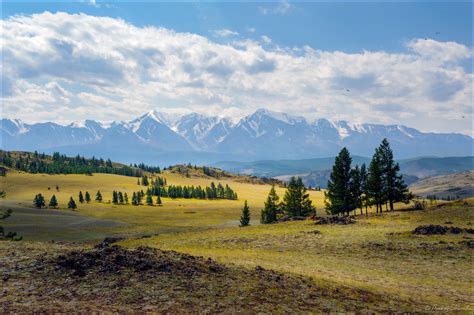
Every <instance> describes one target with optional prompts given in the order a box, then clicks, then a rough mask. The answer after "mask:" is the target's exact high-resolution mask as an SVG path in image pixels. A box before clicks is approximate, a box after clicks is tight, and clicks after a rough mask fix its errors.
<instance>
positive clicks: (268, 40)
mask: <svg viewBox="0 0 474 315" xmlns="http://www.w3.org/2000/svg"><path fill="white" fill-rule="evenodd" d="M261 38H262V41H263V42H264V43H265V44H271V42H272V39H271V38H270V37H268V36H266V35H263V36H262V37H261Z"/></svg>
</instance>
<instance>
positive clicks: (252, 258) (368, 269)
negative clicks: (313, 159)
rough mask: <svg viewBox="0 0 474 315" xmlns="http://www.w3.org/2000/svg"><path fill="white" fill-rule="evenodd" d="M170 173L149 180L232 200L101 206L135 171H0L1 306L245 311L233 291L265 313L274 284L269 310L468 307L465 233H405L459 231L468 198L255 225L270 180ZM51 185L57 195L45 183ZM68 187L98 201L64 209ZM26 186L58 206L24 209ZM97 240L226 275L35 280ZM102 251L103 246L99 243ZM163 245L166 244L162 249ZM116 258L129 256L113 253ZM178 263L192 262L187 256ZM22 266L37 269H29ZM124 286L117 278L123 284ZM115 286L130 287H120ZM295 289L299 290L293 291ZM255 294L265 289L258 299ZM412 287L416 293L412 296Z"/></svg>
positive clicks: (467, 219) (468, 240) (92, 272)
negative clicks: (215, 190)
mask: <svg viewBox="0 0 474 315" xmlns="http://www.w3.org/2000/svg"><path fill="white" fill-rule="evenodd" d="M179 169H180V168H170V169H169V170H163V171H162V172H161V173H160V174H159V176H161V177H163V178H165V179H166V181H167V182H168V183H169V184H173V185H180V184H182V185H202V186H205V185H210V183H211V182H213V181H214V182H222V183H224V184H229V185H230V186H231V187H233V188H234V189H235V190H236V192H237V193H238V195H239V199H238V200H194V199H180V198H178V199H171V198H162V200H163V205H162V206H156V205H153V206H147V205H140V206H132V205H115V204H113V203H111V198H112V192H113V191H114V190H119V191H123V192H128V194H129V195H130V194H132V192H133V191H136V190H138V189H141V188H143V186H141V185H140V186H139V185H137V180H136V177H128V176H120V175H115V174H98V173H95V174H93V175H92V176H88V175H84V174H68V175H48V174H29V173H24V172H17V171H10V172H8V174H7V176H6V177H4V178H3V179H2V181H1V187H0V190H5V191H6V192H7V197H6V198H4V199H2V200H1V201H0V209H2V210H6V209H12V210H13V213H12V215H11V217H9V218H7V219H6V220H3V222H2V225H3V226H4V227H5V229H6V230H7V231H16V232H17V233H18V234H19V235H21V236H23V240H22V241H20V242H4V241H3V242H0V250H1V251H2V252H3V253H4V254H5V255H4V256H3V257H4V258H3V259H7V260H4V261H3V262H4V265H3V266H9V265H11V264H14V263H17V264H20V265H21V266H23V265H24V267H21V269H20V270H22V274H19V273H17V272H13V271H11V270H9V269H3V270H2V272H3V273H4V274H5V273H7V274H8V275H9V276H8V280H7V282H6V288H7V292H9V293H7V295H3V296H2V297H0V302H1V304H2V305H4V307H7V309H9V310H23V311H24V310H32V309H38V307H39V308H41V309H48V308H50V307H52V306H53V305H59V304H60V305H61V307H62V309H65V310H67V309H73V308H75V307H80V308H84V309H89V310H109V311H111V310H117V311H118V310H128V311H132V310H134V311H138V310H161V311H171V312H174V311H177V312H179V311H180V310H182V309H183V308H185V307H186V305H188V304H186V303H191V302H190V301H195V302H193V303H194V304H193V305H194V307H196V310H201V311H204V310H210V311H212V312H218V311H219V310H224V309H225V310H226V311H228V310H230V309H232V307H237V308H238V309H240V310H241V309H245V307H247V306H244V304H240V303H241V302H236V301H235V300H232V299H231V298H230V297H231V296H236V294H237V293H236V292H240V293H238V294H237V295H242V296H244V297H245V300H246V303H245V305H248V307H249V310H253V311H255V310H261V311H265V310H269V307H274V306H272V305H273V302H272V296H275V297H276V296H278V295H279V294H282V293H278V292H280V291H279V290H282V289H283V288H284V290H285V292H286V293H288V292H295V293H294V294H293V296H294V297H293V298H291V299H288V300H283V301H280V303H279V304H278V308H277V309H275V310H276V312H277V313H284V312H285V310H288V309H292V310H298V312H303V311H305V310H311V311H317V310H320V311H324V310H332V311H334V310H340V311H369V310H370V311H387V310H398V311H400V310H404V311H420V310H421V311H431V310H437V309H452V308H453V307H454V308H456V309H469V308H470V307H471V305H472V303H473V302H474V301H473V300H472V288H471V285H470V284H471V281H472V279H471V277H470V276H469V275H468V274H466V270H469V268H470V267H469V266H470V264H471V262H472V260H471V258H472V241H473V239H472V234H469V233H460V234H447V235H431V236H430V235H428V236H419V235H414V234H413V233H412V231H413V230H414V229H415V228H416V227H418V226H421V225H426V224H439V225H446V224H448V225H450V226H456V227H462V228H468V227H470V226H471V224H472V222H474V216H473V215H474V211H473V210H474V201H473V200H472V199H466V200H465V201H455V202H444V201H438V202H436V203H433V202H431V203H430V204H429V205H428V207H427V208H426V209H425V210H423V211H413V210H410V209H411V208H412V205H411V204H409V205H405V204H397V205H396V211H394V212H386V213H384V215H383V216H378V215H375V210H374V209H372V208H371V209H369V210H370V211H369V216H368V217H366V216H365V215H357V216H356V217H355V224H349V225H316V224H315V223H314V221H312V220H304V221H293V222H291V221H290V222H281V223H276V224H270V225H262V224H260V223H259V217H260V209H262V207H263V203H264V201H265V198H266V196H267V193H268V191H269V190H270V188H271V186H270V185H268V184H265V183H255V182H254V183H250V182H248V178H246V177H239V176H235V175H228V177H222V178H221V179H216V178H212V177H208V176H207V175H205V174H203V173H201V172H195V171H193V172H190V173H186V172H183V171H182V169H181V173H180V172H179V171H178V170H179ZM191 170H193V168H191ZM155 176H157V175H155ZM150 177H151V178H153V176H150ZM56 186H58V187H59V191H56V190H55V189H53V190H54V191H53V190H51V188H53V187H56ZM48 187H49V188H50V189H48ZM79 190H81V191H83V192H84V191H90V192H91V193H92V195H94V192H95V191H97V190H100V191H101V193H102V195H103V197H104V199H103V201H102V202H100V203H99V202H96V201H91V202H90V203H78V208H77V209H76V210H70V209H67V205H66V204H67V200H68V199H69V197H70V196H73V197H76V196H77V194H78V191H79ZM276 191H277V193H278V195H280V196H282V195H283V194H284V191H285V188H284V187H278V186H277V187H276ZM37 193H41V194H43V195H44V196H45V198H46V200H49V198H50V196H51V195H52V194H55V195H56V197H57V198H58V201H59V208H58V209H47V208H46V209H36V208H34V207H33V204H32V197H33V196H34V195H35V194H37ZM309 195H310V199H311V200H312V202H313V204H314V205H315V206H316V211H317V213H318V215H319V216H323V217H324V216H326V213H325V211H324V191H313V190H310V191H309ZM243 200H248V203H249V206H250V209H251V225H250V226H249V227H246V228H240V227H238V224H239V223H238V219H239V216H240V211H241V208H242V203H243ZM357 213H358V211H357V212H356V214H357ZM105 237H108V238H110V237H116V238H117V241H118V243H116V244H117V245H120V246H121V247H122V248H124V250H130V251H132V252H130V259H134V258H133V257H135V255H137V254H134V252H133V251H134V250H138V251H140V250H142V249H140V248H148V247H151V248H157V249H159V251H165V253H161V252H158V254H157V255H158V256H156V257H157V258H153V257H155V256H153V255H155V254H154V253H153V252H149V251H148V250H147V252H146V253H151V254H145V253H144V254H143V255H152V256H150V258H149V259H151V261H150V263H152V264H155V262H154V261H155V259H157V260H156V263H158V264H162V263H163V262H162V261H163V259H171V261H174V259H176V258H173V257H174V256H173V255H175V254H171V253H174V252H178V253H185V254H188V255H193V256H198V257H204V259H206V262H205V263H206V264H208V262H207V258H211V259H212V260H213V261H215V263H216V264H218V265H219V266H222V267H215V268H225V269H222V270H226V271H225V272H224V271H219V272H216V271H205V272H204V271H202V272H204V273H201V271H199V274H200V275H198V274H196V275H195V276H194V278H193V279H195V281H198V283H200V286H210V287H212V288H214V289H212V291H211V292H209V291H205V292H204V291H195V292H194V291H189V290H190V289H188V288H191V287H192V286H191V285H190V284H189V283H188V281H187V280H185V279H186V278H181V276H174V277H170V276H169V274H168V273H167V272H164V271H162V270H161V269H159V270H158V271H157V273H155V272H154V271H153V273H151V272H152V271H137V270H136V269H133V268H136V267H133V265H130V266H129V267H127V266H128V265H127V266H125V265H123V266H122V265H118V266H117V267H116V268H120V270H122V272H121V273H123V274H124V276H125V275H128V276H126V277H127V278H122V276H116V275H115V276H113V275H112V274H110V275H109V274H105V275H104V274H103V273H101V271H100V269H97V270H96V269H95V268H99V265H97V266H98V267H95V265H91V267H90V268H91V269H86V270H85V272H86V276H85V277H77V276H71V273H70V272H69V271H67V269H64V270H63V271H61V272H60V273H57V274H56V275H55V276H54V279H53V280H51V281H52V282H50V281H48V282H42V281H43V280H41V279H43V278H42V277H46V276H47V274H48V272H49V271H48V270H50V268H57V267H55V265H54V264H56V263H55V262H54V261H57V259H59V258H58V257H62V256H61V255H64V254H65V253H70V252H71V253H72V252H74V251H79V252H80V253H81V252H84V255H86V254H85V253H88V252H90V253H94V251H98V252H97V255H104V253H105V252H104V253H102V252H100V251H102V249H94V248H93V246H94V245H95V244H98V243H100V242H101V241H102V240H103V239H104V238H105ZM115 242H116V241H115ZM107 246H109V245H107ZM144 246H145V247H144ZM104 250H105V251H107V247H106V248H105V249H104ZM114 250H115V249H114ZM117 250H118V249H117ZM166 251H172V252H170V254H168V253H167V252H166ZM18 255H20V256H21V257H23V259H22V261H21V262H20V261H17V258H15V257H20V256H18ZM87 255H90V254H87ZM94 255H95V254H94ZM107 255H109V254H107ZM114 255H115V254H114ZM117 255H122V256H123V255H126V256H127V255H129V254H127V252H120V253H118V254H117ZM140 255H142V254H140ZM169 255H171V256H169ZM180 255H181V254H180ZM40 257H43V258H40ZM71 257H72V256H71ZM74 257H76V256H74ZM84 257H89V256H84ZM147 257H148V256H147ZM166 257H169V258H166ZM190 257H192V256H190ZM104 259H105V258H104ZM180 259H184V258H180ZM186 259H188V258H186ZM189 259H192V261H195V258H189ZM197 259H200V258H197ZM166 261H168V260H166ZM97 263H99V261H97ZM196 263H197V262H193V263H192V264H190V265H186V268H195V267H193V266H196V265H195V264H196ZM212 264H213V263H212ZM28 266H41V267H28ZM209 266H211V265H209ZM216 266H217V265H216ZM112 267H113V266H112V265H110V268H112ZM3 268H5V267H3ZM6 268H8V267H6ZM31 268H33V269H31ZM34 268H41V269H40V270H44V271H40V272H39V273H38V272H35V271H34V270H35V269H34ZM88 268H89V267H88ZM114 268H115V267H114ZM130 268H132V269H130ZM153 268H154V267H153ZM160 268H161V267H160ZM205 268H209V267H205ZM212 268H214V267H212ZM0 269H1V268H0ZM61 270H62V269H61ZM134 270H135V271H134ZM190 270H194V269H190ZM203 270H208V269H203ZM216 270H220V269H216ZM71 272H72V271H71ZM193 272H194V271H193ZM228 272H229V273H230V274H227V273H228ZM97 274H100V277H101V278H102V279H103V281H102V282H101V283H100V284H99V283H96V284H94V283H95V281H94V280H93V277H95V276H96V275H97ZM277 274H278V275H279V276H277V277H280V278H281V277H282V278H281V279H285V280H284V282H282V283H280V284H279V286H278V287H277V288H280V289H271V288H270V287H267V286H272V284H271V283H273V282H272V281H274V280H271V279H273V278H272V277H276V275H277ZM25 275H29V276H28V277H30V279H37V280H34V281H37V282H35V289H34V290H33V291H32V292H31V293H29V294H33V295H32V296H31V295H30V298H29V301H31V302H30V303H33V304H26V305H23V304H22V303H21V301H22V298H23V297H24V295H23V293H22V291H17V289H15V288H16V287H18V288H21V287H22V286H24V285H26V283H24V282H23V280H21V279H23V277H24V276H25ZM141 277H151V278H152V279H156V281H158V282H160V283H166V285H165V286H160V287H159V288H158V287H156V284H153V283H156V282H147V281H143V280H139V279H141ZM224 278H225V279H227V280H223V279H224ZM231 279H232V280H231ZM70 281H73V282H74V283H75V289H74V290H73V291H71V292H70V293H68V294H65V293H61V292H66V291H65V290H67V289H66V286H67V283H70ZM117 281H118V282H117ZM41 283H43V284H41ZM50 283H51V284H50ZM53 283H54V286H55V292H56V293H54V294H52V295H45V293H44V292H46V291H49V290H51V289H52V288H51V287H50V285H52V284H53ZM117 283H121V284H122V285H121V288H122V289H120V288H119V287H117ZM125 283H127V285H126V286H123V285H124V284H125ZM237 283H239V285H238V286H237ZM12 285H13V286H15V288H14V287H13V286H12ZM90 285H95V286H97V287H99V288H100V290H99V291H96V293H94V295H91V292H89V291H88V290H87V288H88V287H89V286H90ZM148 285H149V286H153V290H150V289H149V288H147V286H148ZM223 285H224V286H225V288H226V289H225V290H228V291H226V292H228V293H227V295H226V296H227V297H226V298H224V299H218V300H207V299H208V298H207V297H208V296H209V294H211V295H212V294H217V293H213V292H217V291H218V290H224V287H221V286H223ZM127 286H128V287H131V289H130V290H125V288H126V287H127ZM301 286H304V287H305V288H306V289H304V291H302V292H299V293H296V292H298V290H299V289H297V288H302V287H301ZM177 287H181V288H183V289H176V288H177ZM241 290H243V291H241ZM256 290H258V292H260V293H261V290H265V292H267V293H265V297H264V298H263V299H261V298H259V297H258V296H259V295H258V293H257V291H256ZM267 290H269V291H267ZM274 290H277V291H274ZM292 290H294V291H292ZM413 290H416V291H417V292H419V293H420V294H418V295H416V296H414V295H413V294H412V291H413ZM14 292H15V293H14ZM232 292H233V293H232ZM270 292H273V293H270ZM303 292H304V293H303ZM71 294H72V296H74V297H75V298H74V299H73V300H71V299H70V297H71ZM160 294H164V295H167V296H168V297H169V298H168V299H169V300H168V301H170V302H171V301H172V302H173V303H174V304H172V305H171V304H169V305H168V306H166V305H165V304H163V303H162V302H160V298H159V295H160ZM196 294H197V295H196ZM274 294H275V295H274ZM113 295H120V296H121V298H120V301H121V302H120V304H117V300H115V299H113V298H112V296H113ZM203 297H204V299H203ZM145 298H146V301H148V302H147V303H146V308H144V307H145V306H144V305H143V304H142V302H141V301H143V299H145ZM98 299H104V300H106V301H107V303H106V304H101V303H98V301H99V300H98ZM86 300H87V304H86ZM206 301H207V302H206ZM213 301H214V302H213ZM216 301H219V302H216ZM257 301H258V303H257ZM58 303H59V304H58ZM235 303H237V304H235ZM247 303H250V304H247ZM255 303H256V304H255ZM232 305H233V306H232ZM252 305H253V306H252ZM30 307H31V308H30Z"/></svg>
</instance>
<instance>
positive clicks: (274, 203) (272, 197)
mask: <svg viewBox="0 0 474 315" xmlns="http://www.w3.org/2000/svg"><path fill="white" fill-rule="evenodd" d="M279 199H280V198H279V197H278V195H277V193H276V191H275V185H273V186H272V188H271V189H270V192H269V193H268V197H267V200H266V201H265V203H264V205H265V207H264V208H263V209H262V213H261V218H260V222H261V223H262V224H267V223H273V222H275V221H276V220H277V213H278V212H279V211H280V207H279V204H278V201H279Z"/></svg>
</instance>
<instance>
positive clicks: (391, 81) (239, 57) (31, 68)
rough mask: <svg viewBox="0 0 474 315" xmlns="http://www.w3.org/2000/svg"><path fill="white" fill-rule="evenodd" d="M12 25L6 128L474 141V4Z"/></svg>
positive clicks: (37, 15) (308, 6)
mask: <svg viewBox="0 0 474 315" xmlns="http://www.w3.org/2000/svg"><path fill="white" fill-rule="evenodd" d="M1 13H2V26H3V29H4V36H3V37H4V38H3V39H4V43H3V47H2V48H3V49H2V53H3V55H2V57H3V66H2V94H1V96H2V102H3V105H4V106H3V112H2V115H3V116H4V117H10V118H21V119H24V120H26V121H30V122H33V121H42V120H50V119H51V117H55V118H56V120H57V121H59V122H64V123H67V122H69V121H71V120H81V119H87V118H92V119H98V120H130V119H132V118H134V117H135V116H137V115H140V114H142V113H143V112H145V111H148V110H152V109H155V110H162V111H166V112H170V113H173V112H175V113H185V112H189V111H196V112H200V113H203V114H207V115H226V116H230V117H232V118H234V119H236V120H237V119H238V118H240V117H242V116H243V115H246V114H250V113H251V112H252V111H253V110H255V109H256V108H260V107H264V108H267V109H270V110H274V111H289V110H288V109H289V108H291V113H293V114H295V115H301V116H304V117H306V118H307V119H308V120H313V119H317V118H328V119H332V120H348V121H351V122H354V123H362V122H371V123H383V124H403V125H408V126H411V127H416V128H418V129H421V130H424V131H438V132H461V133H465V134H470V135H472V133H473V132H472V123H471V121H472V80H473V74H472V60H473V59H472V57H473V54H472V3H471V2H454V1H449V2H439V1H430V2H427V1H420V2H382V1H377V2H374V1H369V2H357V1H350V2H339V1H335V2H311V3H310V2H286V1H279V2H244V3H235V2H234V3H233V2H205V3H202V2H192V3H191V2H189V3H184V2H181V3H168V2H164V3H157V2H141V3H131V2H107V3H106V2H101V1H97V2H96V3H92V2H85V1H83V2H62V3H53V2H22V1H8V2H2V8H1ZM79 13H80V15H79ZM71 117H73V119H72V118H71Z"/></svg>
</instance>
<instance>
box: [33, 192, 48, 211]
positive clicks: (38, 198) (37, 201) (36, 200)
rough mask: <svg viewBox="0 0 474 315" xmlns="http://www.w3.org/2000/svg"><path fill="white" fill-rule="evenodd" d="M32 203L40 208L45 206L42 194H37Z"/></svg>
mask: <svg viewBox="0 0 474 315" xmlns="http://www.w3.org/2000/svg"><path fill="white" fill-rule="evenodd" d="M33 205H34V206H35V207H36V208H38V209H41V208H43V207H45V206H46V204H45V202H44V197H43V195H41V194H37V195H36V196H35V198H34V199H33Z"/></svg>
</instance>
